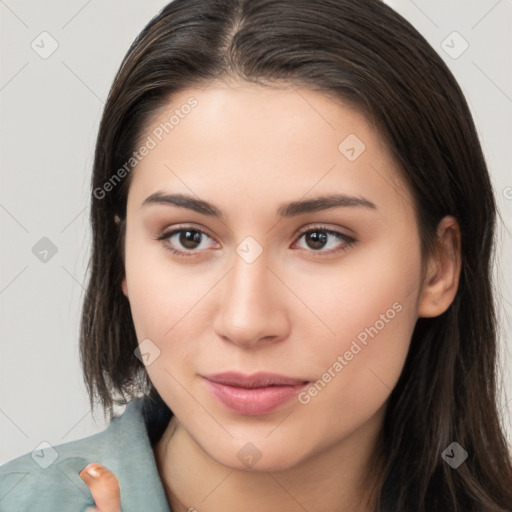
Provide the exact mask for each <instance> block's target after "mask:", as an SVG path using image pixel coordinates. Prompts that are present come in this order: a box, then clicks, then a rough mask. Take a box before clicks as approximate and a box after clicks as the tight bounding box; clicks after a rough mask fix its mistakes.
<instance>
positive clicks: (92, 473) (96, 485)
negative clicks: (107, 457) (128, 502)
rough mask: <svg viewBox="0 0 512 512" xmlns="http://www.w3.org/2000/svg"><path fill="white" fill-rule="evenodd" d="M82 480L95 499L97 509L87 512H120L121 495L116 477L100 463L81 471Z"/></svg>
mask: <svg viewBox="0 0 512 512" xmlns="http://www.w3.org/2000/svg"><path fill="white" fill-rule="evenodd" d="M80 478H81V479H82V480H83V481H84V482H85V483H86V484H87V486H88V487H89V489H90V490H91V494H92V496H93V498H94V503H95V505H96V506H95V507H89V508H88V509H87V511H86V512H120V511H121V493H120V488H119V482H118V480H117V478H116V477H115V475H114V474H113V473H112V472H111V471H109V470H108V469H107V468H106V467H105V466H102V465H101V464H98V463H94V462H93V463H92V464H88V465H87V466H86V467H85V468H84V469H82V471H80Z"/></svg>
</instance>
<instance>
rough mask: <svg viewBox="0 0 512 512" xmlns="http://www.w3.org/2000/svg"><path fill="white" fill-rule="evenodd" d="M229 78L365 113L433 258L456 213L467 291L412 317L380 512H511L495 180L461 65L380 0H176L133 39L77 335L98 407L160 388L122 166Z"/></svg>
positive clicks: (390, 415) (113, 112)
mask: <svg viewBox="0 0 512 512" xmlns="http://www.w3.org/2000/svg"><path fill="white" fill-rule="evenodd" d="M226 77H236V78H239V79H240V78H241V79H242V80H246V81H248V82H254V83H260V84H266V85H272V84H280V85H281V86H295V85H297V86H303V87H308V88H310V89H312V90H315V91H320V92H323V93H325V94H326V95H330V96H331V97H332V98H338V99H341V100H342V101H343V102H344V103H347V102H348V103H350V104H352V105H354V106H356V107H357V108H358V109H359V110H360V111H361V112H362V113H364V114H365V115H366V116H367V118H368V119H369V120H370V121H371V122H372V123H375V125H376V126H377V127H378V128H379V130H380V132H381V134H382V136H384V137H385V139H386V141H387V143H388V146H389V148H390V150H391V151H392V152H393V154H394V156H395V158H396V160H397V162H398V163H399V164H400V168H401V169H400V172H401V174H402V178H403V179H404V180H405V181H406V182H407V184H408V185H409V188H410V190H411V192H412V195H413V197H414V201H415V209H416V213H417V218H418V224H419V229H420V235H421V241H422V251H423V256H425V257H426V256H427V255H429V254H430V253H431V251H432V250H433V249H434V247H435V240H436V237H435V235H436V228H437V226H438V224H439V221H440V220H441V219H442V218H443V217H444V216H445V215H452V216H454V217H455V218H456V219H457V221H458V223H459V225H460V228H461V238H462V269H461V275H460V281H459V288H458V291H457V294H456V297H455V299H454V301H453V303H452V304H451V306H450V307H449V309H448V310H447V311H446V312H445V313H444V314H442V315H440V316H438V317H436V318H420V319H418V321H417V324H416V326H415V329H414V332H413V336H412V340H411V345H410V350H409V354H408V357H407V360H406V362H405V366H404V368H403V371H402V374H401V376H400V379H399V381H398V383H397V385H396V387H395V388H394V389H393V391H392V393H391V396H390V399H389V404H388V408H387V412H386V417H385V422H384V427H383V430H382V445H381V446H382V450H383V455H384V460H385V466H384V470H383V472H382V475H381V484H380V486H379V490H378V496H377V506H376V509H375V510H376V511H380V512H406V511H414V512H433V511H443V512H447V511H450V512H477V511H478V512H484V511H485V512H491V511H492V512H498V511H501V512H503V511H511V510H512V485H511V484H512V465H511V458H510V453H509V450H508V446H507V442H506V439H505V437H504V433H503V429H502V426H501V425H500V419H499V414H498V410H497V400H498V396H497V383H496V356H497V345H496V339H497V336H496V318H495V311H494V306H493V294H492V287H491V279H490V270H491V264H492V261H493V260H492V257H493V244H494V229H495V217H496V205H495V200H494V196H493V191H492V187H491V183H490V179H489V174H488V171H487V167H486V163H485V160H484V157H483V154H482V150H481V146H480V142H479V139H478V136H477V132H476V129H475V126H474V123H473V120H472V116H471V114H470V111H469V108H468V105H467V103H466V100H465V98H464V96H463V94H462V92H461V90H460V88H459V86H458V84H457V82H456V80H455V78H454V77H453V75H452V73H451V72H450V71H449V69H448V68H447V67H446V65H445V64H444V63H443V61H442V59H441V58H440V57H439V56H438V55H437V53H436V52H435V51H434V50H433V49H432V47H431V46H430V45H429V44H428V43H427V42H426V40H425V39H424V38H423V37H422V36H421V35H420V34H419V33H418V32H417V30H415V29H414V27H412V26H411V25H410V24H409V23H408V22H407V21H406V20H405V19H403V18H402V17H401V16H400V15H398V14H397V13H396V12H394V11H393V10H392V9H391V8H390V7H388V6H386V5H385V4H384V3H382V2H381V1H379V0H175V1H173V2H172V3H170V4H169V5H167V6H166V7H165V8H164V9H162V11H161V12H160V13H158V15H157V16H155V17H154V18H153V19H152V20H151V21H150V23H149V24H148V25H147V26H146V27H145V28H144V30H143V31H142V32H141V34H140V35H139V36H138V37H137V39H136V40H135V41H134V43H133V44H132V46H131V48H130V49H129V51H128V53H127V55H126V57H125V58H124V60H123V62H122V64H121V67H120V69H119V71H118V73H117V75H116V77H115V80H114V83H113V85H112V88H111V90H110V94H109V97H108V99H107V102H106V105H105V109H104V113H103V118H102V121H101V125H100V129H99V133H98V138H97V143H96V153H95V159H94V170H93V176H92V195H91V224H92V237H93V238H92V243H93V247H92V255H91V260H90V275H89V281H88V286H87V293H86V297H85V300H84V305H83V314H82V323H81V338H80V347H81V359H82V365H83V370H84V379H85V382H86V386H87V390H88V392H89V396H90V401H91V406H93V404H94V401H95V399H96V398H98V399H99V402H100V403H101V404H102V406H103V408H104V411H108V412H109V415H110V417H112V410H113V405H114V404H115V403H123V401H124V402H126V401H127V400H129V399H130V398H133V397H135V396H140V395H141V394H142V395H149V396H151V397H155V398H159V396H158V393H157V391H156V389H155V388H154V387H153V385H152V383H151V382H150V380H149V378H148V376H147V374H146V371H145V368H144V365H143V364H142V363H141V362H140V361H139V359H138V358H137V357H135V356H134V350H135V348H136V347H137V345H138V344H137V339H136V335H135V330H134V326H133V320H132V317H131V313H130V306H129V302H128V300H127V299H126V297H125V296H124V295H123V293H122V291H121V280H122V278H123V276H124V264H123V250H124V227H125V222H124V219H125V216H126V200H127V192H128V188H129V186H130V181H131V176H132V173H131V172H129V171H130V169H129V168H128V170H127V167H126V163H127V162H129V161H130V158H131V157H132V156H133V152H134V151H135V150H136V148H137V145H138V144H139V143H140V138H141V136H142V135H143V133H144V130H145V127H147V126H148V123H149V121H150V120H151V119H152V117H153V116H154V115H155V114H157V113H158V112H159V110H160V109H161V108H162V107H164V106H165V105H166V104H167V103H168V102H169V100H170V99H171V98H172V96H173V94H175V93H177V92H178V91H180V90H183V89H186V88H187V87H191V86H200V85H206V84H207V83H208V82H209V81H211V80H214V79H216V78H226ZM122 168H124V169H125V171H126V172H125V173H123V172H119V171H118V170H119V169H122ZM135 172H136V171H135ZM114 175H116V176H117V178H115V176H114ZM118 178H122V179H118ZM116 180H117V181H116ZM107 183H110V185H111V186H106V184H107ZM116 221H117V222H116ZM452 442H457V443H458V444H459V445H461V446H462V447H463V448H464V449H465V450H466V451H467V453H468V458H467V460H466V461H465V462H464V463H463V464H462V465H460V466H459V467H458V468H457V469H453V468H452V467H450V465H448V464H447V463H446V462H445V461H444V460H443V458H442V453H443V451H444V450H445V449H446V448H447V447H448V446H449V445H450V444H451V443H452Z"/></svg>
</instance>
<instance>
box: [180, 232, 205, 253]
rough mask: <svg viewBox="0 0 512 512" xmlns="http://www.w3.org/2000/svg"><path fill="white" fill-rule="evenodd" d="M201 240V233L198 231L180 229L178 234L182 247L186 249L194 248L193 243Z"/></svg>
mask: <svg viewBox="0 0 512 512" xmlns="http://www.w3.org/2000/svg"><path fill="white" fill-rule="evenodd" d="M196 242H197V243H198V244H199V243H200V242H201V233H199V231H192V230H187V231H182V233H181V235H180V243H181V244H182V245H183V247H186V248H187V249H195V248H196V246H195V245H194V244H195V243H196Z"/></svg>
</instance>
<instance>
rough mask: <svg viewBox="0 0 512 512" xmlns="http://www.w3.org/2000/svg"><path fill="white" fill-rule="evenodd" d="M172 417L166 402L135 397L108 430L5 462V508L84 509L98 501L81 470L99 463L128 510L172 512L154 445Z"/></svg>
mask: <svg viewBox="0 0 512 512" xmlns="http://www.w3.org/2000/svg"><path fill="white" fill-rule="evenodd" d="M171 416H172V412H171V411H170V409H169V408H168V407H167V406H166V405H165V403H164V402H158V401H156V400H153V399H150V398H149V397H144V398H137V399H133V400H132V401H131V402H129V403H128V405H127V406H126V409H125V411H124V412H123V414H121V415H120V416H116V417H114V418H113V419H112V421H111V422H110V424H109V425H108V427H107V428H106V429H105V430H103V431H102V432H99V433H98V434H94V435H92V436H89V437H86V438H83V439H79V440H76V441H71V442H69V443H65V444H60V445H56V446H53V447H51V448H45V449H44V450H39V451H37V452H33V453H27V454H25V455H22V456H20V457H18V458H16V459H13V460H11V461H9V462H8V463H7V464H4V465H3V466H1V467H0V511H1V512H67V511H69V512H83V511H85V510H86V509H87V507H90V506H93V505H94V500H93V498H92V494H91V492H90V490H89V488H88V487H87V485H85V483H84V482H83V481H82V479H81V478H80V476H79V473H80V471H81V470H82V469H84V468H85V466H87V465H88V464H89V463H91V462H99V463H100V464H103V465H104V466H105V467H107V468H108V469H109V470H110V471H112V472H113V473H114V475H116V477H117V479H118V480H119V486H120V489H121V510H122V512H145V511H147V512H171V510H170V507H169V504H168V502H167V497H166V495H165V491H164V488H163V485H162V482H161V480H160V475H159V473H158V469H157V466H156V462H155V457H154V453H153V449H152V444H154V443H155V442H156V441H157V440H158V439H160V437H161V435H162V433H163V431H164V430H165V427H166V426H167V424H168V423H169V420H170V418H171ZM53 450H55V452H54V451H53ZM55 456H57V457H56V459H55V460H54V461H53V462H52V460H53V458H55ZM36 460H38V462H39V463H37V462H36ZM50 462H51V464H50V465H48V467H46V468H44V467H42V466H45V465H47V464H48V463H50Z"/></svg>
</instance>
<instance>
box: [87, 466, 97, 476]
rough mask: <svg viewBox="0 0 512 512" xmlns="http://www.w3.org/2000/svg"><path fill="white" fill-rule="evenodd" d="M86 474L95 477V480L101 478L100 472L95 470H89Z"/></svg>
mask: <svg viewBox="0 0 512 512" xmlns="http://www.w3.org/2000/svg"><path fill="white" fill-rule="evenodd" d="M86 473H88V474H89V475H91V476H93V477H94V478H98V477H99V476H100V474H99V472H98V471H96V470H95V469H94V468H89V469H88V470H87V471H86Z"/></svg>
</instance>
